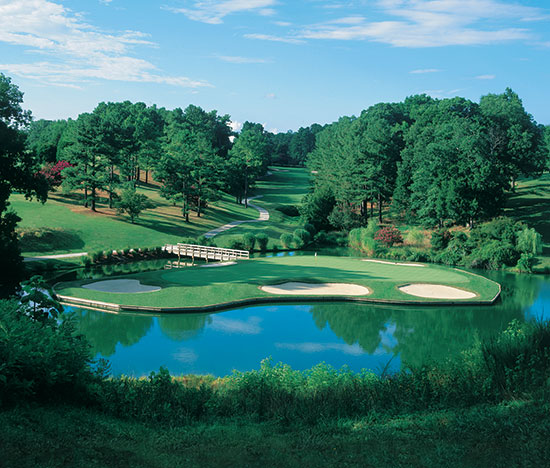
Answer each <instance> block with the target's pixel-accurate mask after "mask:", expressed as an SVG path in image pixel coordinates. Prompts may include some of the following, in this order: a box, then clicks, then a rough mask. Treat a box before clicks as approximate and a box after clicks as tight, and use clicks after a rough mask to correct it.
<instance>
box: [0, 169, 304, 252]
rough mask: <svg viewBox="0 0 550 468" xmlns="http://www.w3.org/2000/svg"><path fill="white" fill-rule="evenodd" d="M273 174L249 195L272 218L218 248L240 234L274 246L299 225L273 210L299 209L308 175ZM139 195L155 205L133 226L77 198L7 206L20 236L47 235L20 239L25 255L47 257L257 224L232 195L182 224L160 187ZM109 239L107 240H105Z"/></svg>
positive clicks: (221, 238)
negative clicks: (17, 218)
mask: <svg viewBox="0 0 550 468" xmlns="http://www.w3.org/2000/svg"><path fill="white" fill-rule="evenodd" d="M270 170H271V172H272V175H270V176H266V177H265V179H264V180H261V181H258V183H257V186H256V187H255V188H254V189H253V195H262V198H260V199H259V200H257V201H255V202H254V203H258V205H260V206H262V207H263V208H266V209H267V210H268V211H269V215H270V218H269V220H268V221H265V222H262V223H256V222H251V223H244V224H242V225H240V226H238V227H236V228H233V229H230V230H229V231H227V232H226V233H225V232H224V233H223V234H219V235H217V236H216V237H215V239H214V240H215V242H216V244H217V245H219V246H221V247H226V246H229V244H230V242H231V241H232V240H233V239H235V238H242V234H243V233H244V232H248V231H251V232H254V233H255V234H257V233H259V232H263V233H265V234H267V235H268V237H269V241H270V244H271V245H273V244H274V243H278V241H279V237H280V235H281V234H282V233H283V232H292V231H293V230H294V229H296V228H297V227H299V226H298V218H292V217H289V216H285V215H284V214H283V213H281V212H280V211H277V210H275V207H277V206H279V205H282V204H295V205H297V204H299V202H300V200H301V198H302V196H303V195H304V194H305V192H306V191H307V184H308V174H307V171H306V170H305V169H303V168H271V169H270ZM138 191H139V192H140V193H143V194H144V195H147V196H148V197H149V198H150V199H151V200H152V201H153V202H154V203H155V205H156V207H155V208H154V209H151V210H146V211H144V212H143V213H142V215H141V217H140V218H139V219H137V220H136V223H135V224H132V223H130V220H129V219H128V217H126V216H121V215H117V214H116V210H114V209H109V208H108V207H107V206H106V204H105V203H101V204H98V211H97V212H95V213H94V212H92V211H91V210H89V209H88V208H85V207H84V206H82V205H81V201H80V200H79V199H74V198H69V197H66V196H62V195H60V194H58V193H55V192H54V193H52V194H51V195H50V198H49V199H48V201H47V202H46V203H45V204H40V203H37V202H36V201H34V202H33V201H28V200H25V198H24V196H23V195H20V194H14V195H12V197H11V198H10V203H11V206H12V207H13V209H14V210H15V211H16V212H17V214H18V215H19V216H20V217H21V218H22V220H21V222H20V223H19V229H20V230H24V231H27V232H29V231H31V232H32V231H33V230H44V229H45V230H51V231H48V232H47V233H46V234H39V233H38V235H35V236H32V235H31V236H27V237H25V236H24V237H23V238H22V239H21V249H22V251H23V253H24V255H25V256H35V255H37V256H38V255H51V254H64V253H76V252H93V251H97V250H118V249H127V248H136V247H153V246H157V245H164V244H166V243H176V242H180V241H181V239H182V238H183V237H195V238H196V237H199V236H201V235H203V234H205V233H207V232H208V231H211V230H213V229H216V228H219V227H221V226H223V225H225V224H227V223H230V222H233V221H239V220H249V221H252V220H257V219H258V216H259V215H258V210H256V209H254V208H252V207H249V208H248V209H247V208H245V207H244V205H239V204H237V203H235V199H234V197H233V196H230V195H228V194H225V193H224V194H222V196H221V198H220V199H219V200H216V201H214V202H212V203H211V204H210V205H209V207H208V208H207V209H206V213H204V214H203V216H201V217H200V218H199V217H197V216H196V214H195V213H194V212H192V213H191V222H190V223H186V222H185V221H184V219H183V218H182V215H181V207H180V206H174V205H173V204H172V203H170V202H169V201H167V200H165V199H164V198H162V197H161V196H160V192H159V189H158V187H156V186H153V185H147V186H146V185H142V186H141V187H140V188H139V189H138ZM105 234H107V235H105Z"/></svg>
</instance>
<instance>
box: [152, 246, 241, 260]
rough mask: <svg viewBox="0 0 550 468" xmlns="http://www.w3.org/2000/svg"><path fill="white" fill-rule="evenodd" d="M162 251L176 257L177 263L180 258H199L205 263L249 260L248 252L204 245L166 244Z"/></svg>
mask: <svg viewBox="0 0 550 468" xmlns="http://www.w3.org/2000/svg"><path fill="white" fill-rule="evenodd" d="M162 249H163V250H164V251H165V252H168V253H172V254H175V255H177V256H178V261H179V259H180V258H181V257H188V258H192V259H193V260H195V259H196V258H197V259H199V258H200V259H203V260H206V261H207V262H208V261H209V260H219V261H221V262H225V261H229V260H238V259H243V258H244V259H248V258H250V252H248V250H235V249H222V248H221V247H208V246H206V245H193V244H166V245H165V246H164V247H163V248H162Z"/></svg>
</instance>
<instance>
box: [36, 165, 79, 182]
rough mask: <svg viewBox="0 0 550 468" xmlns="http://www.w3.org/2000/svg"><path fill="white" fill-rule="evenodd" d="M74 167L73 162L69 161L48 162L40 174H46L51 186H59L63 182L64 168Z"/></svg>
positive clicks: (45, 176)
mask: <svg viewBox="0 0 550 468" xmlns="http://www.w3.org/2000/svg"><path fill="white" fill-rule="evenodd" d="M68 167H72V164H71V163H69V162H67V161H58V162H56V163H55V164H53V163H46V165H45V166H44V167H43V168H42V169H41V170H40V174H41V175H42V176H44V178H45V179H46V181H47V182H48V185H49V186H50V188H52V189H53V188H54V187H59V186H60V185H61V183H62V182H63V175H62V172H63V170H65V169H67V168H68Z"/></svg>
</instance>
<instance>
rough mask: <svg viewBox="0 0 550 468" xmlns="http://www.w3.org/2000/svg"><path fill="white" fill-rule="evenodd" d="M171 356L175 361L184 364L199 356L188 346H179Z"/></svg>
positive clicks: (193, 360) (190, 362)
mask: <svg viewBox="0 0 550 468" xmlns="http://www.w3.org/2000/svg"><path fill="white" fill-rule="evenodd" d="M172 357H173V358H174V359H175V360H176V361H179V362H183V363H186V364H192V363H194V362H195V361H196V360H197V359H198V358H199V356H198V355H197V353H195V351H193V350H192V349H190V348H180V349H178V350H177V351H176V352H175V353H172Z"/></svg>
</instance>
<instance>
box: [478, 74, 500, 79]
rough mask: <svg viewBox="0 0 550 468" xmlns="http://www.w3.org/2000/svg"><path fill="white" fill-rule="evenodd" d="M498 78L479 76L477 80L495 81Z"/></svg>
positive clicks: (494, 76)
mask: <svg viewBox="0 0 550 468" xmlns="http://www.w3.org/2000/svg"><path fill="white" fill-rule="evenodd" d="M495 78H496V75H478V76H476V80H494V79H495Z"/></svg>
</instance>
